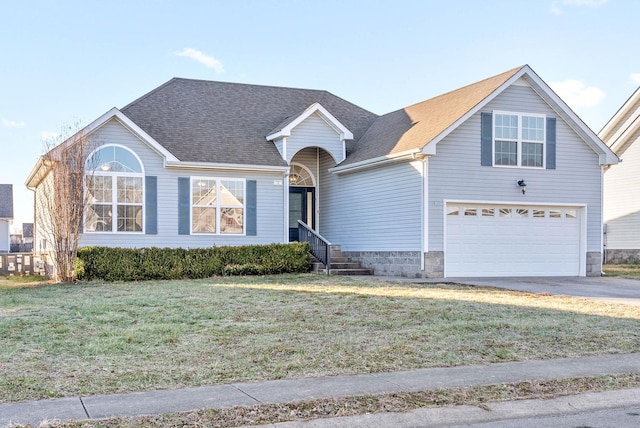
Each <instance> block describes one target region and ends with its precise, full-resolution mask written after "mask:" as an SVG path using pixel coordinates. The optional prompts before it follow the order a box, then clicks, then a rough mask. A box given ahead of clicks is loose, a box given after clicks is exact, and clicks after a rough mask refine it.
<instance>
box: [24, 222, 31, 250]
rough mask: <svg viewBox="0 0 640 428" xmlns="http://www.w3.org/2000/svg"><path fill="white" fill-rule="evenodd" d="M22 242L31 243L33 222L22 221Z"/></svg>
mask: <svg viewBox="0 0 640 428" xmlns="http://www.w3.org/2000/svg"><path fill="white" fill-rule="evenodd" d="M22 243H23V244H26V245H30V244H33V223H22Z"/></svg>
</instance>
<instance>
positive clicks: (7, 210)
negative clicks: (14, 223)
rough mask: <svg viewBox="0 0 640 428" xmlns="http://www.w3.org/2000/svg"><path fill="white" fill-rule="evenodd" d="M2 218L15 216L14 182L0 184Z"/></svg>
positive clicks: (0, 214)
mask: <svg viewBox="0 0 640 428" xmlns="http://www.w3.org/2000/svg"><path fill="white" fill-rule="evenodd" d="M0 218H8V219H12V218H13V184H0Z"/></svg>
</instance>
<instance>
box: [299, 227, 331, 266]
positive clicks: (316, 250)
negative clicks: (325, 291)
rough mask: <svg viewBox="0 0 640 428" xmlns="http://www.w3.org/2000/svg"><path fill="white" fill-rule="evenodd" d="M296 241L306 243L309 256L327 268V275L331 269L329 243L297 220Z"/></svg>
mask: <svg viewBox="0 0 640 428" xmlns="http://www.w3.org/2000/svg"><path fill="white" fill-rule="evenodd" d="M298 240H299V241H300V242H308V243H309V248H310V249H311V254H313V256H314V257H315V258H316V259H318V260H320V261H321V262H322V263H324V265H325V266H326V267H327V275H329V271H330V269H331V242H329V241H327V240H326V239H324V238H323V237H322V236H320V234H319V233H318V232H316V231H315V230H313V229H311V228H310V227H309V226H308V225H307V224H306V223H305V222H303V221H302V220H298Z"/></svg>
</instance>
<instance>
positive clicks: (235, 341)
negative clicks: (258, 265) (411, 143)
mask: <svg viewBox="0 0 640 428" xmlns="http://www.w3.org/2000/svg"><path fill="white" fill-rule="evenodd" d="M36 285H38V284H35V285H34V284H26V285H24V284H16V283H14V282H11V281H9V282H8V281H4V280H0V401H4V402H9V401H21V400H30V399H41V398H49V397H62V396H71V395H90V394H101V393H115V392H125V391H127V392H128V391H144V390H152V389H173V388H180V387H185V386H199V385H214V384H219V383H226V382H234V381H257V380H265V379H282V378H293V377H302V376H321V375H335V374H348V373H372V372H382V371H394V370H407V369H412V368H419V367H436V366H450V365H464V364H478V363H489V362H497V361H514V360H527V359H540V358H557V357H573V356H581V355H595V354H607V353H621V352H638V351H640V307H637V306H627V305H613V304H607V303H602V302H591V301H588V300H585V299H579V298H569V297H560V296H548V295H536V294H529V293H520V292H512V291H505V290H497V289H489V288H485V289H483V288H473V287H464V286H453V285H445V284H432V285H427V284H422V285H419V284H396V283H385V282H379V281H358V280H352V279H350V278H343V277H329V278H327V277H324V276H316V275H283V276H271V277H248V278H212V279H207V280H191V281H156V282H139V283H97V282H96V283H78V284H72V285H46V286H36Z"/></svg>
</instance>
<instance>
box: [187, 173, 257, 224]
mask: <svg viewBox="0 0 640 428" xmlns="http://www.w3.org/2000/svg"><path fill="white" fill-rule="evenodd" d="M244 201H245V180H242V179H229V178H226V179H225V178H211V177H192V178H191V233H215V234H236V235H242V234H244V233H245V230H244V224H245V221H244V216H245V202H244Z"/></svg>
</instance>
